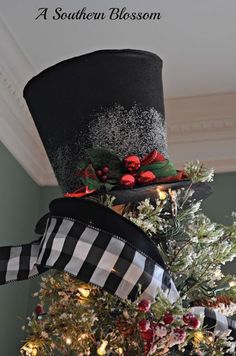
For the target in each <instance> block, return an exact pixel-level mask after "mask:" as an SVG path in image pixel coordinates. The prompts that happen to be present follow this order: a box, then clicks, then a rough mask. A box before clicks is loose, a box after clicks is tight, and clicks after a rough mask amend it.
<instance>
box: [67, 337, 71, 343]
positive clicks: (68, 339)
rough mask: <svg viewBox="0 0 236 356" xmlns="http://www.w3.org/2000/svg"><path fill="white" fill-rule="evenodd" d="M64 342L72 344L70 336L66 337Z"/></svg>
mask: <svg viewBox="0 0 236 356" xmlns="http://www.w3.org/2000/svg"><path fill="white" fill-rule="evenodd" d="M66 344H67V345H71V344H72V340H71V338H69V337H67V338H66Z"/></svg>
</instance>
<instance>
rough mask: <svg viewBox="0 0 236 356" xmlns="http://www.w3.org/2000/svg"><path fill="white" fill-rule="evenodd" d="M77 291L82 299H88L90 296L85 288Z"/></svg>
mask: <svg viewBox="0 0 236 356" xmlns="http://www.w3.org/2000/svg"><path fill="white" fill-rule="evenodd" d="M78 291H79V293H80V295H82V297H84V298H88V297H89V294H90V290H89V289H86V288H78Z"/></svg>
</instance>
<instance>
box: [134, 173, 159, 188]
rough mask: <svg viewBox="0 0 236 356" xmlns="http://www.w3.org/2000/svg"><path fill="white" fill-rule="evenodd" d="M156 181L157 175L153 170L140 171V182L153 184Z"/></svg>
mask: <svg viewBox="0 0 236 356" xmlns="http://www.w3.org/2000/svg"><path fill="white" fill-rule="evenodd" d="M155 181H156V176H155V174H154V173H152V172H151V171H145V172H140V173H139V176H138V183H139V184H143V185H145V184H151V183H154V182H155Z"/></svg>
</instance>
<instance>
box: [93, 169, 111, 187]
mask: <svg viewBox="0 0 236 356" xmlns="http://www.w3.org/2000/svg"><path fill="white" fill-rule="evenodd" d="M109 171H110V169H109V167H108V166H104V167H103V168H102V169H98V170H97V171H96V175H97V177H98V178H99V179H100V180H101V181H102V182H104V183H105V182H106V181H107V179H108V176H107V174H108V173H109Z"/></svg>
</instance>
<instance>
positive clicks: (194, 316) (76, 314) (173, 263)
mask: <svg viewBox="0 0 236 356" xmlns="http://www.w3.org/2000/svg"><path fill="white" fill-rule="evenodd" d="M184 174H185V176H186V177H187V178H188V179H189V180H190V181H191V183H190V184H189V185H188V188H180V189H169V190H160V189H158V190H157V194H156V199H155V200H154V201H153V200H151V199H144V200H143V201H140V202H138V203H127V204H120V205H115V204H114V202H115V198H114V197H113V196H112V191H111V192H110V194H109V195H105V196H104V195H103V196H102V198H98V197H97V198H94V197H92V196H89V195H88V197H87V199H92V200H94V199H95V200H96V202H97V203H99V204H103V205H105V206H107V207H109V208H110V209H112V210H114V211H116V212H117V213H119V214H120V215H122V216H123V217H124V218H126V219H128V220H130V221H131V222H132V223H133V224H135V225H137V226H139V227H140V228H141V229H142V230H143V231H144V232H145V233H146V235H148V236H149V238H150V239H151V240H152V241H153V242H154V243H155V245H156V247H157V249H158V251H159V253H160V254H161V256H162V258H163V260H164V262H165V265H166V267H167V269H168V271H169V273H170V275H171V277H172V278H173V281H174V283H175V286H176V288H177V290H178V292H179V297H178V298H177V300H176V301H175V302H174V303H171V302H170V301H169V299H168V298H167V296H166V295H165V293H163V291H161V290H159V291H158V292H157V295H156V298H155V300H154V301H152V303H150V301H149V300H147V299H140V298H139V295H140V294H141V286H140V289H139V290H137V295H136V298H135V301H134V302H131V301H130V300H129V299H123V300H122V299H120V298H119V297H117V296H115V295H112V294H110V293H108V292H106V291H105V290H104V289H103V288H100V287H97V286H95V285H94V284H89V283H84V282H83V281H80V280H79V279H77V278H74V277H73V276H72V275H70V274H69V273H66V272H59V271H56V272H53V273H52V272H50V273H48V274H47V275H45V276H43V277H42V282H41V288H40V290H39V292H37V293H35V296H36V297H38V298H39V304H38V305H37V306H36V308H35V311H34V313H33V315H32V317H31V318H28V321H27V324H26V326H25V327H24V329H25V331H26V332H27V336H26V340H25V343H24V345H23V346H22V349H21V354H22V355H40V356H41V355H42V356H43V355H54V354H55V352H56V351H58V352H60V354H62V355H81V356H82V355H129V356H131V355H156V356H157V355H219V356H220V355H228V354H234V352H235V331H234V328H233V327H232V325H233V322H232V320H231V319H226V316H227V317H232V316H233V315H234V314H235V313H236V279H235V277H234V276H232V275H224V274H223V273H222V271H221V266H222V264H225V263H226V262H227V261H232V260H233V258H234V257H235V256H236V220H235V217H236V216H235V214H232V219H233V221H232V225H231V226H224V225H221V224H217V223H215V222H212V221H211V220H210V219H209V218H208V217H207V216H206V215H205V214H204V213H203V212H202V210H201V200H199V201H197V200H196V199H195V198H194V189H193V187H194V184H196V183H199V182H210V181H212V180H213V170H211V169H207V168H205V167H204V166H203V165H202V164H201V163H200V162H198V161H197V162H189V163H188V164H186V165H185V167H184ZM209 310H211V311H212V310H214V312H213V313H214V315H213V316H212V315H210V314H209V313H208V315H206V311H209ZM218 312H219V313H222V314H223V315H224V317H222V318H218V323H219V320H220V321H221V323H222V324H221V325H220V324H219V325H218V328H217V327H216V326H217V325H216V324H217V323H216V322H215V319H217V315H220V314H217V313H218ZM230 320H231V321H230ZM227 321H228V323H227ZM230 323H231V324H230ZM226 324H227V327H226ZM229 325H231V327H228V326H229ZM231 329H232V330H233V331H232V333H233V334H234V335H232V333H231Z"/></svg>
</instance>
